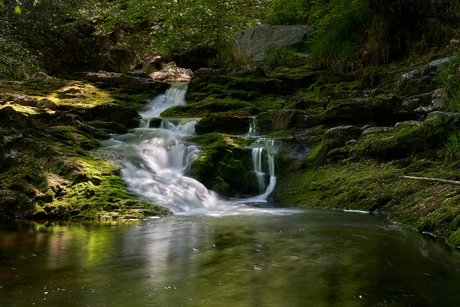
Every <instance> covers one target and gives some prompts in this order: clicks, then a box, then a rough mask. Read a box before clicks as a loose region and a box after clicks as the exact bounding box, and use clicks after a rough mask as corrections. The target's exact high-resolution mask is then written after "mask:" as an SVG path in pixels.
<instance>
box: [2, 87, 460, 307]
mask: <svg viewBox="0 0 460 307" xmlns="http://www.w3.org/2000/svg"><path fill="white" fill-rule="evenodd" d="M185 91H186V85H176V86H174V87H172V88H171V89H170V90H168V91H167V92H166V93H165V94H164V95H160V96H158V97H156V98H155V99H153V100H152V101H151V103H150V104H149V108H148V109H146V111H145V112H144V113H142V114H141V115H142V116H143V120H142V123H141V125H140V127H139V128H137V129H133V130H131V131H130V132H129V133H128V134H125V135H114V136H113V138H112V139H110V140H107V141H105V142H104V144H103V146H102V147H101V148H100V149H98V150H97V151H95V152H94V155H96V156H99V157H102V158H108V159H112V160H114V161H117V163H120V165H121V168H122V169H121V176H122V178H123V179H124V180H125V181H126V183H127V185H128V188H129V189H130V190H132V191H133V192H135V193H137V194H138V195H140V197H141V198H144V199H147V200H149V201H151V202H154V203H157V204H159V205H162V206H165V207H167V208H168V209H169V210H170V211H172V212H174V215H171V216H168V217H164V218H149V219H145V220H143V221H140V222H126V223H116V222H112V223H97V222H27V221H22V222H11V223H4V224H0V306H66V307H69V306H243V307H245V306H248V307H252V306H315V307H316V306H319V307H321V306H340V307H342V306H460V291H458V289H459V288H460V253H459V251H458V250H456V249H455V248H452V247H450V246H448V245H447V244H445V243H444V241H442V240H440V239H436V238H433V237H430V236H425V235H422V234H420V233H417V232H416V231H414V230H412V229H410V228H407V227H403V226H400V225H397V224H394V223H391V222H389V221H388V219H387V218H386V217H385V216H380V215H372V214H367V213H363V212H343V211H332V210H320V209H298V208H267V207H269V206H266V207H264V206H262V207H260V206H252V205H251V203H259V204H260V203H264V202H266V201H267V198H268V197H269V194H270V193H271V191H273V189H274V187H275V185H276V176H275V173H276V165H275V163H274V155H275V152H276V144H274V141H272V140H266V139H263V138H260V137H257V136H256V135H255V133H254V128H253V127H251V131H249V132H248V136H251V137H254V144H253V145H252V146H251V148H252V161H253V167H254V171H255V172H256V174H257V177H258V183H259V193H260V194H259V195H257V196H254V197H252V198H249V199H239V200H224V199H221V198H220V197H219V196H218V195H217V194H216V193H214V192H212V191H209V190H207V189H206V188H205V187H204V186H203V185H202V184H201V183H199V182H198V181H196V180H194V179H192V178H189V177H186V176H185V175H184V171H185V169H186V168H187V166H188V165H189V163H190V161H191V160H192V159H195V158H196V157H198V156H199V154H200V149H199V148H198V147H197V146H196V145H194V144H191V143H188V142H187V141H186V137H187V136H190V135H193V134H194V125H195V124H196V122H197V119H180V120H177V119H175V120H174V119H169V120H168V119H161V120H160V121H158V119H157V118H158V117H159V115H160V114H161V112H163V111H164V110H166V109H167V108H169V107H171V106H173V105H181V104H185V103H186V102H185V99H184V97H185ZM154 121H155V122H156V123H153V122H154ZM152 126H154V127H152ZM262 159H265V160H266V161H268V162H267V163H262V162H261V161H262ZM264 178H265V179H264ZM275 207H276V206H275Z"/></svg>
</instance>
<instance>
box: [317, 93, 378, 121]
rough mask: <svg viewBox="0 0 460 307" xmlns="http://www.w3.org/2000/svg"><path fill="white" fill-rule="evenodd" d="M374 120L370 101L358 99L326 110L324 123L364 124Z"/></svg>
mask: <svg viewBox="0 0 460 307" xmlns="http://www.w3.org/2000/svg"><path fill="white" fill-rule="evenodd" d="M371 120H372V109H371V106H370V104H369V101H367V100H364V99H357V100H354V101H348V102H344V103H340V104H337V105H335V106H333V107H331V108H329V109H327V110H326V112H325V113H324V117H323V120H322V122H323V123H349V124H364V123H367V122H370V121H371Z"/></svg>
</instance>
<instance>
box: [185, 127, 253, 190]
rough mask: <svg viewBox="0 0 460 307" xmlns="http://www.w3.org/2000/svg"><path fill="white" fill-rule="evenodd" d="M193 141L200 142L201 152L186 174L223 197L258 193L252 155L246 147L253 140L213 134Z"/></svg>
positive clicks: (192, 139) (193, 138) (195, 138)
mask: <svg viewBox="0 0 460 307" xmlns="http://www.w3.org/2000/svg"><path fill="white" fill-rule="evenodd" d="M190 141H192V142H194V143H197V144H198V145H199V146H200V149H201V150H202V153H201V155H200V157H199V158H198V159H196V160H194V161H192V163H191V165H190V168H189V169H188V170H187V172H186V173H187V175H189V176H191V177H193V178H195V179H197V180H198V181H200V182H202V183H203V184H204V185H205V186H206V187H207V188H208V189H212V190H214V191H216V192H218V193H219V194H220V195H223V196H237V195H251V194H254V193H255V192H256V190H255V189H256V186H255V185H256V180H255V176H254V172H253V171H252V170H251V167H252V162H251V152H250V150H249V149H246V148H245V146H247V145H249V144H250V143H252V142H253V140H251V139H249V138H242V137H231V136H229V135H226V134H219V133H211V134H207V135H204V136H198V137H192V138H190Z"/></svg>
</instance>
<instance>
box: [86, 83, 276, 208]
mask: <svg viewBox="0 0 460 307" xmlns="http://www.w3.org/2000/svg"><path fill="white" fill-rule="evenodd" d="M186 90H187V85H186V84H176V85H172V86H171V88H170V89H168V90H167V91H166V92H165V94H164V95H159V96H157V97H155V98H154V99H152V100H151V101H150V102H149V103H148V105H147V107H146V110H145V111H144V112H140V114H141V115H142V117H143V119H142V120H141V123H140V126H139V128H136V129H132V130H130V132H129V133H127V134H122V135H114V136H113V137H112V139H110V140H106V141H104V142H103V144H102V145H103V146H102V147H101V148H100V149H98V150H97V151H95V152H94V153H93V154H94V155H95V156H98V157H101V158H109V159H112V160H115V161H117V162H118V163H119V164H120V176H121V177H122V178H123V179H124V181H125V182H126V184H127V187H128V188H129V189H130V190H131V191H133V192H135V193H136V194H138V195H139V196H140V197H141V198H143V199H146V200H148V201H150V202H153V203H156V204H158V205H161V206H164V207H166V208H168V209H170V210H171V211H172V212H174V213H179V212H184V211H192V210H194V209H198V210H203V209H205V208H206V210H208V209H209V208H219V209H220V208H231V207H234V206H229V205H231V204H233V205H238V204H240V203H241V202H238V201H236V202H235V201H234V202H228V201H223V200H221V199H219V197H218V196H217V194H216V193H215V192H213V191H209V190H208V189H207V188H206V187H205V186H204V185H203V184H201V183H200V182H198V181H197V180H195V179H193V178H189V177H186V176H184V171H185V170H186V168H187V167H188V165H189V163H190V161H191V160H192V159H195V158H197V157H198V156H199V149H198V147H197V146H196V145H193V144H188V143H187V142H185V141H184V137H185V136H190V135H193V134H195V125H196V123H197V122H198V120H197V119H166V118H160V119H161V123H160V125H159V127H158V128H150V120H151V119H153V118H158V117H159V116H160V115H161V113H162V112H163V111H164V110H166V109H167V108H169V107H171V106H179V105H185V104H186V101H185V93H186ZM270 144H272V145H273V142H271V143H270V141H267V140H264V141H263V142H262V141H256V146H254V148H253V150H252V152H253V162H254V170H255V172H256V174H257V177H258V182H259V186H260V193H262V194H261V195H259V196H258V197H256V198H254V199H253V200H251V199H248V200H245V202H251V201H257V202H261V201H265V200H266V198H267V197H268V195H269V194H270V193H271V192H272V191H273V189H274V186H275V183H276V178H275V166H274V155H273V148H271V147H273V146H272V145H270ZM270 146H271V147H270ZM267 159H268V170H264V169H266V164H267V163H264V162H266V161H267ZM263 161H264V162H263ZM264 165H265V166H264ZM267 172H268V174H270V183H269V184H268V187H266V184H265V182H264V181H265V178H266V176H267ZM225 210H229V209H225Z"/></svg>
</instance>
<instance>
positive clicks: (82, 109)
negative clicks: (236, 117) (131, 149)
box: [0, 79, 167, 220]
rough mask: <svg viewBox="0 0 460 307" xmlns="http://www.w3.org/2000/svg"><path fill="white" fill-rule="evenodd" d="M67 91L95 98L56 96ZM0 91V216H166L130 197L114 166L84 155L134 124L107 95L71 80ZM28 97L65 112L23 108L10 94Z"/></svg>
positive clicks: (37, 82) (6, 87)
mask: <svg viewBox="0 0 460 307" xmlns="http://www.w3.org/2000/svg"><path fill="white" fill-rule="evenodd" d="M47 80H48V81H47ZM44 82H49V86H44V85H43V84H44ZM73 86H77V87H78V91H80V90H84V89H91V95H93V94H94V96H95V97H96V98H95V101H91V99H90V97H86V95H85V98H82V99H79V98H75V97H74V98H73V99H71V98H69V97H67V96H66V97H65V98H64V97H61V98H62V99H60V98H57V97H58V96H59V94H56V93H57V92H59V91H60V89H62V88H73ZM50 88H52V89H53V90H50ZM2 91H3V93H2V98H5V99H3V102H2V104H3V105H2V106H1V108H0V114H1V115H0V127H1V129H0V170H1V171H0V219H3V220H4V219H11V218H32V219H104V220H118V219H139V218H142V217H144V216H147V215H163V214H167V212H166V211H165V210H164V209H161V208H160V207H158V206H156V205H154V204H149V203H147V202H144V201H140V200H139V199H138V198H137V196H136V195H133V194H132V193H130V192H129V191H128V190H127V188H126V185H125V183H124V182H123V180H122V179H121V178H120V177H119V175H118V173H119V171H118V167H117V166H116V165H115V164H113V163H112V162H109V161H104V160H101V159H97V158H94V157H92V156H91V150H93V149H95V148H96V147H98V146H99V140H98V138H107V137H108V136H109V133H116V132H121V133H124V132H126V129H127V128H126V127H129V126H130V125H132V124H137V119H136V118H137V117H138V113H137V112H136V110H135V109H132V108H128V107H124V106H120V105H115V104H107V102H114V100H113V98H111V95H110V94H108V91H106V90H101V89H98V88H97V87H94V86H93V85H91V84H83V83H77V82H74V81H65V80H59V79H37V80H33V79H31V80H28V81H26V82H22V83H20V82H17V83H11V84H8V82H4V83H3V84H2ZM66 91H67V90H66ZM75 91H77V90H75ZM113 91H116V89H113ZM7 92H9V93H7ZM72 92H73V91H72ZM27 93H31V94H33V97H34V98H37V100H38V99H41V98H45V97H46V98H48V99H49V98H52V99H53V100H54V101H55V102H56V104H58V105H59V106H60V107H59V109H60V110H64V111H59V110H58V111H52V110H49V109H44V108H39V107H30V106H24V105H20V104H18V103H17V102H16V101H15V100H14V97H15V95H21V94H27ZM7 96H8V97H7ZM82 96H83V95H82ZM29 97H30V96H29ZM98 97H99V98H98ZM145 97H146V96H145V93H139V94H138V96H137V97H132V101H134V100H136V99H137V100H138V101H144V103H145V102H146V101H147V100H146V99H145ZM90 101H91V103H90ZM127 104H130V103H129V102H128V103H127Z"/></svg>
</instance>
